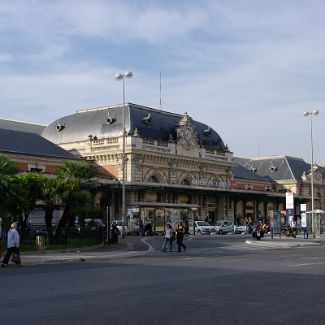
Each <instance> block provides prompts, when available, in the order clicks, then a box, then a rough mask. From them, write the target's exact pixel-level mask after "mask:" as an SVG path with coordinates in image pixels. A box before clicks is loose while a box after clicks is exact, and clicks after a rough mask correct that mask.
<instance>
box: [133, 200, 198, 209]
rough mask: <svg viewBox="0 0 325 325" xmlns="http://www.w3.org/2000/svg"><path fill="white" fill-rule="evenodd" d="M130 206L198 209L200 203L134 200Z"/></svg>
mask: <svg viewBox="0 0 325 325" xmlns="http://www.w3.org/2000/svg"><path fill="white" fill-rule="evenodd" d="M128 206H129V207H132V206H136V207H148V208H150V207H151V208H175V209H177V208H180V209H198V208H199V207H200V206H199V205H198V204H187V203H164V202H133V203H130V204H128Z"/></svg>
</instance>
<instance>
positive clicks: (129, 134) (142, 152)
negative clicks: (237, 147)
mask: <svg viewBox="0 0 325 325" xmlns="http://www.w3.org/2000/svg"><path fill="white" fill-rule="evenodd" d="M123 110H124V116H125V124H124V125H125V129H126V134H125V157H126V163H125V188H126V208H127V215H128V222H129V226H130V227H131V230H132V229H137V228H138V227H139V225H140V224H146V223H148V222H150V223H151V224H152V225H153V227H154V230H155V231H161V230H162V229H163V226H164V224H165V222H166V221H177V220H183V221H184V222H185V223H191V222H192V221H193V220H194V219H195V218H198V219H202V220H204V219H206V220H209V221H211V222H212V223H214V222H216V221H217V220H221V219H228V220H233V221H234V222H235V223H237V224H242V223H244V222H245V220H247V219H248V218H249V219H251V220H252V221H253V222H256V221H257V220H258V219H263V220H265V221H268V220H269V217H270V215H271V214H272V213H273V211H274V210H279V209H280V210H283V209H285V192H286V186H285V184H282V183H281V182H278V181H277V180H275V179H273V178H270V177H265V176H264V175H261V174H260V173H258V172H256V171H254V170H252V168H250V165H249V167H248V164H249V161H250V160H245V159H239V158H235V157H234V155H233V153H232V152H231V151H230V150H229V148H228V146H227V145H226V144H225V143H224V141H223V140H222V138H221V137H220V135H219V134H218V132H217V131H215V130H214V129H212V128H211V127H210V126H209V125H206V124H204V123H201V122H199V121H196V120H194V119H192V118H191V117H190V116H189V115H188V114H187V113H184V114H174V113H171V112H167V111H162V110H157V109H153V108H150V107H145V106H141V105H136V104H132V103H127V104H125V105H124V106H123V105H115V106H109V107H101V108H94V109H85V110H79V111H76V112H75V113H73V114H71V115H68V116H64V117H61V118H59V119H57V120H55V121H53V122H52V123H51V124H49V125H48V126H47V127H46V128H44V130H43V132H42V136H43V137H45V138H46V139H47V140H49V141H51V142H53V143H55V144H57V145H59V146H61V147H62V148H63V149H65V150H67V151H69V152H70V153H72V154H74V155H75V156H77V157H83V158H84V159H87V160H89V161H92V162H93V163H96V164H98V165H99V166H100V167H101V171H102V172H103V173H105V172H107V173H109V174H111V175H113V176H114V177H115V178H116V179H117V180H118V182H117V183H116V182H113V181H112V182H106V183H105V184H100V188H99V192H98V195H97V199H96V204H97V207H99V208H106V207H109V211H110V213H111V217H112V218H117V219H118V218H119V216H121V185H120V181H121V180H122V177H123V170H122V152H123V151H122V150H123ZM251 164H252V162H251ZM306 167H307V166H306ZM304 200H305V198H303V197H302V196H301V201H304Z"/></svg>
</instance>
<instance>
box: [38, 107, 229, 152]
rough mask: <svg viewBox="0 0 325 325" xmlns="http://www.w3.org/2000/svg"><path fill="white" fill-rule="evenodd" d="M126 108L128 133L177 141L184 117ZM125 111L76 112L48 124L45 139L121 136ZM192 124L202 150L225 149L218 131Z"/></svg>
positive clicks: (60, 139) (59, 141)
mask: <svg viewBox="0 0 325 325" xmlns="http://www.w3.org/2000/svg"><path fill="white" fill-rule="evenodd" d="M125 106H126V107H125V128H126V131H127V132H128V134H134V132H135V130H137V132H138V134H139V136H141V137H143V138H150V139H154V140H162V141H169V140H170V138H172V139H173V140H175V139H176V126H177V125H178V123H179V121H180V119H181V118H182V115H180V114H174V113H170V112H166V111H161V110H157V109H153V108H150V107H145V106H140V105H136V104H132V103H127V104H126V105H125ZM122 110H123V106H122V105H117V106H110V107H103V108H98V109H91V110H84V111H77V112H75V113H74V114H72V115H68V116H64V117H62V118H59V119H57V120H56V121H54V122H52V123H51V124H49V125H48V126H47V127H46V128H45V129H44V131H43V132H42V136H44V137H45V138H47V139H48V140H50V141H52V142H53V143H56V144H63V143H70V142H77V141H85V140H86V139H87V138H88V136H89V135H90V134H91V135H92V136H96V137H97V138H98V139H101V138H107V137H118V136H120V135H121V134H122V129H123V123H122V115H123V114H122ZM108 114H109V116H110V117H111V118H113V120H114V122H113V123H111V124H109V123H107V118H108ZM149 114H150V119H151V123H145V122H144V118H146V117H148V116H149ZM192 121H193V124H194V126H195V128H196V132H197V135H198V138H199V140H200V144H201V146H202V147H204V148H206V149H208V150H218V151H224V150H226V147H225V145H224V143H223V141H222V139H221V137H220V136H219V134H218V133H217V132H216V131H214V130H213V129H209V127H208V126H207V125H206V124H203V123H200V122H198V121H194V120H192ZM207 129H209V130H210V133H209V134H207V133H206V132H204V130H207Z"/></svg>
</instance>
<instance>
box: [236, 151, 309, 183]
mask: <svg viewBox="0 0 325 325" xmlns="http://www.w3.org/2000/svg"><path fill="white" fill-rule="evenodd" d="M235 161H236V162H237V163H239V164H242V166H244V167H245V168H246V169H248V170H250V171H252V172H254V173H256V174H258V175H260V176H263V177H265V178H267V179H270V180H274V181H281V180H286V181H288V180H295V181H298V180H301V177H302V175H303V173H304V172H306V173H308V171H310V164H308V163H306V162H305V161H304V160H303V159H301V158H294V157H290V156H272V157H261V158H252V159H249V160H245V159H235Z"/></svg>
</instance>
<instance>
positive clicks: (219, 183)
mask: <svg viewBox="0 0 325 325" xmlns="http://www.w3.org/2000/svg"><path fill="white" fill-rule="evenodd" d="M192 185H196V186H209V187H216V188H224V187H230V182H229V181H213V180H207V179H193V180H192Z"/></svg>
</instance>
